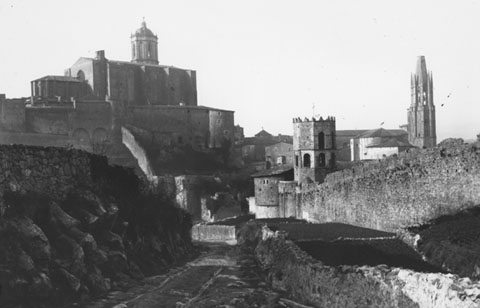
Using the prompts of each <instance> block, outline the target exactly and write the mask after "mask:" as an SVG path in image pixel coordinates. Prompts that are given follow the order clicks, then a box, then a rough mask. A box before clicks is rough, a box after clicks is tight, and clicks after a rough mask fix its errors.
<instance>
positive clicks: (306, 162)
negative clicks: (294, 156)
mask: <svg viewBox="0 0 480 308" xmlns="http://www.w3.org/2000/svg"><path fill="white" fill-rule="evenodd" d="M303 166H304V167H306V168H310V166H311V163H310V154H304V155H303Z"/></svg>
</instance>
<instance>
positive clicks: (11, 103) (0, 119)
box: [0, 94, 25, 131]
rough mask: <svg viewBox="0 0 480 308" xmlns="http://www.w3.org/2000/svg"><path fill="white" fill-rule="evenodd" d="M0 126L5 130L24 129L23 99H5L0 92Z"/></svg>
mask: <svg viewBox="0 0 480 308" xmlns="http://www.w3.org/2000/svg"><path fill="white" fill-rule="evenodd" d="M0 128H1V129H2V130H5V131H25V102H24V99H6V98H5V94H0Z"/></svg>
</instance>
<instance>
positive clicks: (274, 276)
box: [239, 227, 480, 308]
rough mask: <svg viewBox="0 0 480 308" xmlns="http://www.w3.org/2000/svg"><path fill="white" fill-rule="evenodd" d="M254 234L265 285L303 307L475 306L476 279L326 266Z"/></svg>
mask: <svg viewBox="0 0 480 308" xmlns="http://www.w3.org/2000/svg"><path fill="white" fill-rule="evenodd" d="M250 229H251V227H250ZM250 232H251V230H250ZM240 234H241V232H240ZM256 234H257V240H256V241H254V242H256V248H255V256H256V259H257V261H258V262H259V263H260V264H261V266H262V267H263V268H264V269H265V270H266V272H267V277H268V281H269V283H271V285H272V286H273V287H274V288H275V289H278V290H282V291H284V292H286V293H287V294H288V295H289V297H291V298H293V299H295V300H297V301H300V302H302V303H304V304H307V305H312V306H314V307H398V308H404V307H420V308H434V307H437V308H438V307H452V308H453V307H455V308H461V307H468V308H471V307H479V306H480V283H479V282H478V281H473V282H472V281H471V280H470V279H468V278H459V277H458V276H456V275H451V274H442V273H421V272H416V271H413V270H409V269H403V268H397V267H388V266H386V265H378V266H347V265H343V266H326V265H325V264H323V263H322V262H320V261H318V260H316V259H314V258H312V257H311V256H309V255H308V254H307V253H305V252H304V251H303V250H301V249H300V248H299V247H298V246H297V245H296V244H295V243H293V242H292V241H290V240H287V239H286V237H285V235H284V234H283V233H281V232H273V231H271V230H270V229H268V228H266V227H263V229H262V232H258V233H256ZM239 241H242V240H241V239H239Z"/></svg>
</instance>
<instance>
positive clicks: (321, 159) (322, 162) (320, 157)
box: [318, 153, 325, 167]
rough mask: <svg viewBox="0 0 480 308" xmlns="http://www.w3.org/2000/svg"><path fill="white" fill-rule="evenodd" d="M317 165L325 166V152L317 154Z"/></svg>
mask: <svg viewBox="0 0 480 308" xmlns="http://www.w3.org/2000/svg"><path fill="white" fill-rule="evenodd" d="M318 166H319V167H325V154H324V153H320V155H318Z"/></svg>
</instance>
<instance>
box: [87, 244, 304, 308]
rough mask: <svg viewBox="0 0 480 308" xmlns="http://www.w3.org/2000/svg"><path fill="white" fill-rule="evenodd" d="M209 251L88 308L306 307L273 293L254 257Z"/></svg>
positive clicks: (216, 248) (235, 250)
mask: <svg viewBox="0 0 480 308" xmlns="http://www.w3.org/2000/svg"><path fill="white" fill-rule="evenodd" d="M207 247H208V251H206V252H204V253H202V255H200V256H199V257H198V258H197V259H195V260H193V261H192V262H189V263H187V264H186V265H184V266H182V267H179V268H174V269H172V270H170V271H169V273H167V274H165V275H159V276H154V277H149V278H146V279H144V281H142V283H140V284H139V285H137V286H135V287H132V288H131V289H129V290H127V291H125V292H119V291H117V292H111V293H110V294H108V296H107V297H106V298H104V299H101V300H98V301H96V302H93V303H90V304H88V305H85V306H84V307H87V308H107V307H108V308H112V307H114V308H153V307H155V308H157V307H162V308H163V307H165V308H170V307H175V308H177V307H178V308H180V307H182V308H203V307H274V308H276V307H305V306H302V305H299V304H297V303H294V302H292V301H290V300H288V299H284V298H282V295H281V294H280V293H278V292H275V291H272V290H271V289H269V288H268V287H267V285H266V284H265V283H264V282H263V281H262V279H261V277H260V275H259V273H258V268H257V266H256V264H255V262H254V260H253V256H252V255H251V254H249V253H247V252H245V251H242V250H241V249H240V248H239V247H237V246H228V245H218V244H216V245H214V244H209V245H207Z"/></svg>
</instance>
